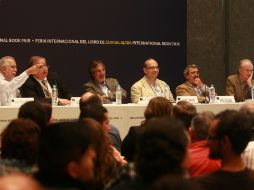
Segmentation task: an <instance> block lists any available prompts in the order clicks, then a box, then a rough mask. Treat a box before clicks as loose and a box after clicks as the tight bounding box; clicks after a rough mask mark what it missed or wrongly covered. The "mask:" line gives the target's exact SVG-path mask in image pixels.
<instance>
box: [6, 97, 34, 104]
mask: <svg viewBox="0 0 254 190" xmlns="http://www.w3.org/2000/svg"><path fill="white" fill-rule="evenodd" d="M31 101H34V98H11V99H10V106H21V105H22V104H24V103H26V102H31Z"/></svg>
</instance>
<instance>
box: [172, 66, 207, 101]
mask: <svg viewBox="0 0 254 190" xmlns="http://www.w3.org/2000/svg"><path fill="white" fill-rule="evenodd" d="M183 74H184V77H185V79H186V82H184V83H183V84H181V85H179V86H177V87H176V95H177V96H197V98H198V102H199V103H205V102H206V101H208V96H209V87H208V86H207V85H206V84H204V83H203V82H202V80H201V79H200V76H199V69H198V67H197V65H195V64H193V65H188V66H187V67H186V68H185V69H184V72H183Z"/></svg>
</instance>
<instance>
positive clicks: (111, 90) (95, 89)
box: [83, 60, 127, 104]
mask: <svg viewBox="0 0 254 190" xmlns="http://www.w3.org/2000/svg"><path fill="white" fill-rule="evenodd" d="M88 70H89V74H90V77H91V79H92V80H91V81H90V82H88V83H86V84H84V85H83V88H84V91H85V92H92V93H95V94H98V95H100V96H101V98H102V100H103V103H104V104H107V103H111V102H114V101H115V100H116V86H117V85H119V82H118V81H117V80H116V79H114V78H106V67H105V65H104V63H103V62H102V60H93V61H91V63H90V64H89V67H88ZM121 90H122V99H123V100H124V99H126V97H127V93H126V91H125V90H124V89H123V88H121Z"/></svg>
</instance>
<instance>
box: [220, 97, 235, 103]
mask: <svg viewBox="0 0 254 190" xmlns="http://www.w3.org/2000/svg"><path fill="white" fill-rule="evenodd" d="M215 103H218V104H225V103H235V98H234V96H216V98H215Z"/></svg>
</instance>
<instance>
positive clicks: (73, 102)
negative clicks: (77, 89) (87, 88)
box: [71, 97, 80, 106]
mask: <svg viewBox="0 0 254 190" xmlns="http://www.w3.org/2000/svg"><path fill="white" fill-rule="evenodd" d="M79 100H80V97H71V106H76V105H79Z"/></svg>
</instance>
